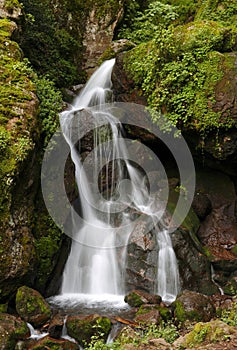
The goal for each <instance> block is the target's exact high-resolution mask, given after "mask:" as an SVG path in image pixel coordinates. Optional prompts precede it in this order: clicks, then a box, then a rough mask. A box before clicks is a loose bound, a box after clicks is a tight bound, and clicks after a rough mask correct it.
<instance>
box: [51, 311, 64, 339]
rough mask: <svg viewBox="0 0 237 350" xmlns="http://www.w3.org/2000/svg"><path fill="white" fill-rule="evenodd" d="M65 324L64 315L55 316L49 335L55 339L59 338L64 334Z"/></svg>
mask: <svg viewBox="0 0 237 350" xmlns="http://www.w3.org/2000/svg"><path fill="white" fill-rule="evenodd" d="M63 326H64V317H63V316H61V315H56V316H54V317H53V319H52V320H51V321H50V324H49V327H48V333H49V336H50V337H52V338H54V339H59V338H60V337H61V335H62V330H63Z"/></svg>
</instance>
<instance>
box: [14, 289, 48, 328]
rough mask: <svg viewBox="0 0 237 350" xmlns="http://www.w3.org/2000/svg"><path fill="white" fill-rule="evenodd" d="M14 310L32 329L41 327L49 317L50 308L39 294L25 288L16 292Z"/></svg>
mask: <svg viewBox="0 0 237 350" xmlns="http://www.w3.org/2000/svg"><path fill="white" fill-rule="evenodd" d="M16 310H17V313H18V314H19V316H21V317H22V318H23V319H24V320H25V321H26V322H29V323H31V324H32V325H33V326H34V327H39V326H42V325H43V324H44V323H45V322H47V321H48V320H49V319H50V317H51V310H50V307H49V305H48V303H47V302H46V301H45V300H44V298H43V297H42V296H41V294H40V293H39V292H37V291H36V290H34V289H32V288H29V287H26V286H23V287H20V288H19V289H18V291H17V294H16Z"/></svg>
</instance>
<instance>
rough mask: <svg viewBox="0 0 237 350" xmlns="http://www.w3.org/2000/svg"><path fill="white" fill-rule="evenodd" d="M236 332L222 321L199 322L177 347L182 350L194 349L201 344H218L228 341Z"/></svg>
mask: <svg viewBox="0 0 237 350" xmlns="http://www.w3.org/2000/svg"><path fill="white" fill-rule="evenodd" d="M234 332H235V330H234V327H231V326H228V325H227V324H226V323H224V322H222V321H220V320H213V321H210V322H206V323H204V322H199V323H197V324H196V325H195V326H194V328H193V330H192V331H191V332H189V333H188V334H186V335H185V336H184V338H183V339H182V340H181V342H179V344H177V345H179V346H180V348H181V349H182V348H186V347H188V348H193V347H195V346H198V345H200V344H203V345H204V344H211V343H216V342H218V341H225V340H226V339H228V338H231V335H232V334H233V333H234Z"/></svg>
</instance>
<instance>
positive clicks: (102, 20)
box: [83, 2, 123, 76]
mask: <svg viewBox="0 0 237 350" xmlns="http://www.w3.org/2000/svg"><path fill="white" fill-rule="evenodd" d="M100 10H101V9H99V8H98V7H96V6H94V7H92V9H91V11H90V13H89V15H88V17H87V20H86V25H85V32H84V40H83V45H84V46H85V48H86V49H85V54H84V57H85V64H84V69H85V70H86V72H87V74H88V76H90V75H91V74H92V73H93V72H94V70H95V69H96V68H97V67H98V61H99V58H100V57H101V55H102V54H103V52H104V51H105V50H106V48H107V47H108V46H109V45H110V44H111V42H112V39H113V35H114V29H115V27H116V24H117V23H118V21H119V19H120V17H121V15H122V13H123V6H122V4H121V3H120V2H118V4H117V6H116V8H111V9H109V10H108V11H106V13H104V14H99V12H100ZM104 10H105V9H104Z"/></svg>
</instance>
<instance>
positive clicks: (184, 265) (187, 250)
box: [172, 228, 219, 295]
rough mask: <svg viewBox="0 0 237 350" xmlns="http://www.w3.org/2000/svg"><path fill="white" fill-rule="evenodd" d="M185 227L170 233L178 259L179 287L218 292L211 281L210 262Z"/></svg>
mask: <svg viewBox="0 0 237 350" xmlns="http://www.w3.org/2000/svg"><path fill="white" fill-rule="evenodd" d="M195 237H196V236H195V235H194V234H191V233H190V232H189V231H187V230H185V229H181V228H180V229H178V230H176V231H175V232H174V233H173V234H172V243H173V248H174V251H175V254H176V258H177V260H178V266H179V276H180V284H181V289H189V290H193V291H197V292H200V293H203V294H207V295H212V294H215V293H219V290H218V288H217V286H216V285H215V284H214V283H213V282H212V276H211V263H210V261H209V259H208V257H207V256H206V254H205V250H204V249H203V247H202V245H201V244H200V242H199V241H198V239H197V237H196V238H195Z"/></svg>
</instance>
